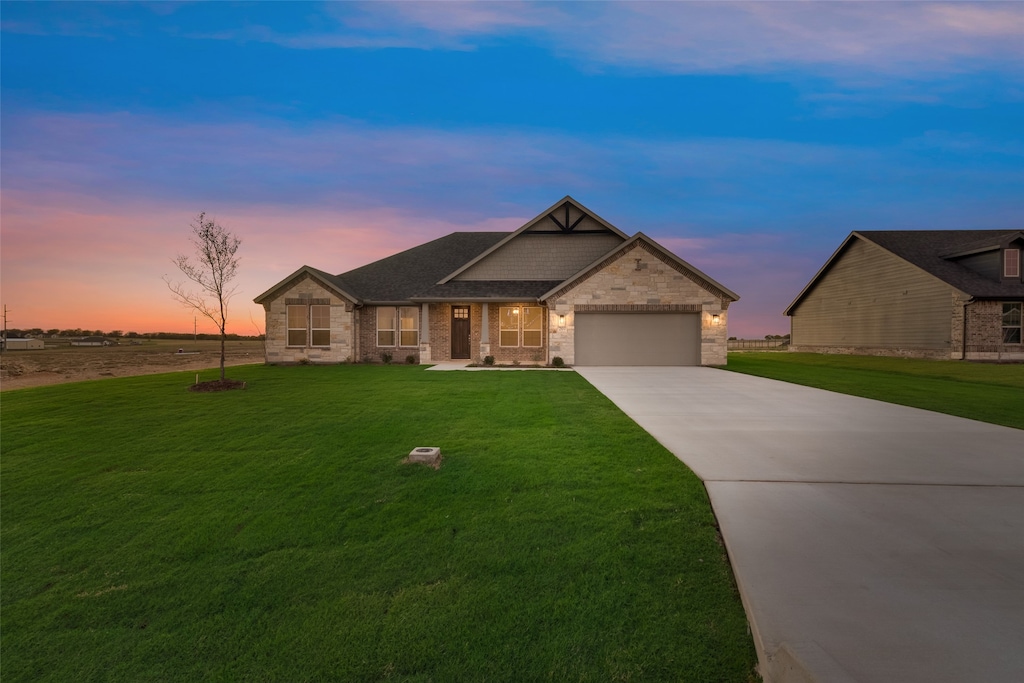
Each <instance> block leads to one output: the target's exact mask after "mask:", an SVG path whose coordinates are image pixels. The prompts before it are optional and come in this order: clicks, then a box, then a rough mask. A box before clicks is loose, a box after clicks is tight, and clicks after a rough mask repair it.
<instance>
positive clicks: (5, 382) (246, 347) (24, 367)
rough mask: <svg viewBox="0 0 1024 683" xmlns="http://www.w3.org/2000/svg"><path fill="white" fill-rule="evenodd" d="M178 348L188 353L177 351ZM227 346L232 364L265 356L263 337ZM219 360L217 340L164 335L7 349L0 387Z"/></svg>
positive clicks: (169, 369)
mask: <svg viewBox="0 0 1024 683" xmlns="http://www.w3.org/2000/svg"><path fill="white" fill-rule="evenodd" d="M178 349H181V350H182V351H184V353H178ZM225 352H226V354H225V355H226V358H225V363H226V364H227V365H229V366H230V365H247V364H250V363H262V362H263V344H262V343H261V342H258V341H229V342H228V343H227V346H226V347H225ZM219 363H220V342H217V341H200V342H198V343H196V342H193V341H191V340H189V341H178V340H163V339H161V340H145V341H143V342H142V343H141V344H139V345H130V344H129V343H128V341H127V340H124V341H122V342H121V344H120V345H119V346H102V347H94V346H93V347H90V346H86V347H73V346H69V345H67V344H64V345H61V346H56V347H48V348H46V349H43V350H42V351H4V352H3V355H2V360H0V391H8V390H10V389H24V388H25V387H38V386H43V385H44V384H62V383H64V382H80V381H82V380H87V379H104V378H107V377H127V376H129V375H153V374H156V373H160V372H174V371H176V370H204V369H207V368H216V367H217V366H218V365H219ZM204 377H205V376H204ZM205 378H206V379H213V377H205Z"/></svg>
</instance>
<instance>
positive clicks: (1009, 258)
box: [1003, 249, 1020, 277]
mask: <svg viewBox="0 0 1024 683" xmlns="http://www.w3.org/2000/svg"><path fill="white" fill-rule="evenodd" d="M1004 254H1005V255H1004V256H1003V277H1020V249H1007V250H1006V251H1005V252H1004Z"/></svg>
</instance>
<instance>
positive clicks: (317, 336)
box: [309, 304, 331, 346]
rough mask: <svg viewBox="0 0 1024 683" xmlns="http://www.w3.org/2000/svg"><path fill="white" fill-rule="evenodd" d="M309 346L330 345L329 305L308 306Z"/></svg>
mask: <svg viewBox="0 0 1024 683" xmlns="http://www.w3.org/2000/svg"><path fill="white" fill-rule="evenodd" d="M309 328H310V346H330V345H331V307H330V306H324V305H321V304H316V305H313V306H310V307H309Z"/></svg>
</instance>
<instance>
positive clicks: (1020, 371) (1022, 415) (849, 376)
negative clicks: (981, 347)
mask: <svg viewBox="0 0 1024 683" xmlns="http://www.w3.org/2000/svg"><path fill="white" fill-rule="evenodd" d="M726 369H728V370H732V371H733V372H743V373H746V374H748V375H758V376H760V377H770V378H771V379H780V380H784V381H786V382H793V383H795V384H804V385H807V386H811V387H818V388H820V389H828V390H829V391H837V392H839V393H843V394H852V395H854V396H864V397H867V398H874V399H878V400H880V401H888V402H889V403H899V404H901V405H906V406H913V407H915V408H924V409H926V410H934V411H936V412H940V413H947V414H949V415H959V416H960V417H969V418H971V419H973V420H982V421H984V422H992V423H995V424H1001V425H1006V426H1009V427H1016V428H1018V429H1024V365H1019V364H1018V365H995V364H984V363H968V362H964V361H936V360H917V359H911V358H885V357H876V356H845V355H826V354H817V353H785V352H766V353H748V352H744V353H730V354H729V365H728V367H727V368H726Z"/></svg>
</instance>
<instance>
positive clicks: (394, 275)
mask: <svg viewBox="0 0 1024 683" xmlns="http://www.w3.org/2000/svg"><path fill="white" fill-rule="evenodd" d="M508 235H509V233H507V232H454V233H452V234H450V235H446V236H444V237H440V238H438V239H436V240H434V241H432V242H427V243H426V244H421V245H420V246H418V247H413V248H412V249H407V250H405V251H403V252H400V253H398V254H395V255H394V256H389V257H387V258H383V259H381V260H379V261H374V262H373V263H370V264H367V265H365V266H361V267H359V268H356V269H355V270H350V271H348V272H347V273H341V274H340V275H336V276H333V280H334V281H335V282H337V283H338V284H339V285H340V286H341V287H342V288H344V289H345V290H346V291H349V292H352V294H354V295H355V296H357V297H359V298H360V299H362V300H364V301H366V302H367V303H373V302H399V301H409V300H410V299H411V298H412V297H415V296H416V295H417V294H419V293H421V292H425V291H429V290H430V289H431V288H432V287H434V286H435V285H436V284H437V283H438V282H439V281H440V280H441V279H442V278H444V277H445V276H446V275H448V274H450V273H451V272H452V271H454V270H456V269H457V268H459V267H460V266H462V265H463V264H464V263H466V262H467V261H469V260H470V259H473V258H475V257H477V256H478V255H480V254H482V253H483V252H484V251H486V250H487V249H490V248H491V247H492V246H494V245H495V244H497V243H498V242H499V241H500V240H502V239H504V238H505V237H507V236H508Z"/></svg>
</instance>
